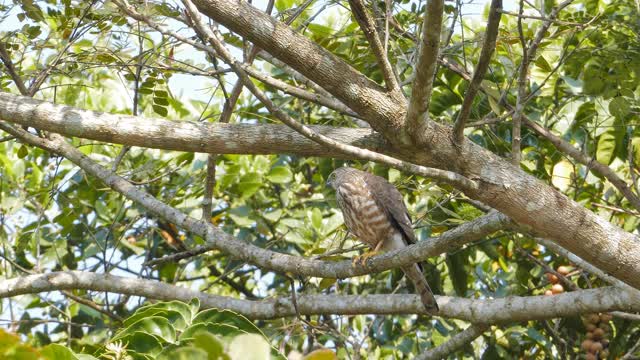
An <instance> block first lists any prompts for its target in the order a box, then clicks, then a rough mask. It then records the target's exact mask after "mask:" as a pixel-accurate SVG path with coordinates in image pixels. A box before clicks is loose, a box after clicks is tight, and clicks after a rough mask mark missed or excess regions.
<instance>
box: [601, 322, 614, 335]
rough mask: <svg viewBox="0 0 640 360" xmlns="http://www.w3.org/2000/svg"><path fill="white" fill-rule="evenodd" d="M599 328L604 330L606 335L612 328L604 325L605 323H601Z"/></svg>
mask: <svg viewBox="0 0 640 360" xmlns="http://www.w3.org/2000/svg"><path fill="white" fill-rule="evenodd" d="M598 327H599V328H600V329H602V330H603V331H604V333H605V334H606V333H608V332H609V330H611V326H609V325H608V324H607V323H603V322H601V323H600V324H599V325H598Z"/></svg>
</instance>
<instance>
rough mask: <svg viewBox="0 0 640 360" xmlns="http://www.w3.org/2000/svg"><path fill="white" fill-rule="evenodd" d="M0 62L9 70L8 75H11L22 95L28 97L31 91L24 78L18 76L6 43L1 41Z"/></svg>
mask: <svg viewBox="0 0 640 360" xmlns="http://www.w3.org/2000/svg"><path fill="white" fill-rule="evenodd" d="M0 60H2V63H3V64H4V67H5V68H6V69H7V73H8V74H9V76H11V79H12V80H13V82H14V83H15V84H16V86H17V87H18V90H19V91H20V93H21V94H22V95H27V94H28V93H29V90H27V87H26V86H25V84H24V81H22V78H21V77H20V75H18V72H17V71H16V68H15V66H14V65H13V62H12V61H11V56H9V52H8V51H7V48H6V46H5V43H3V42H1V41H0Z"/></svg>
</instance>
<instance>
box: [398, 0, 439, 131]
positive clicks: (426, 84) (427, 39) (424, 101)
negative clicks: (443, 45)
mask: <svg viewBox="0 0 640 360" xmlns="http://www.w3.org/2000/svg"><path fill="white" fill-rule="evenodd" d="M425 11H426V14H425V15H424V22H423V23H422V43H421V44H420V50H419V54H418V60H417V61H416V64H415V70H414V71H415V74H416V75H415V79H414V81H413V85H412V87H411V99H410V100H409V107H408V109H407V114H406V117H405V128H406V131H407V133H408V134H410V136H412V137H413V139H414V140H415V141H417V142H418V143H423V142H424V135H425V132H426V131H427V126H426V125H427V123H428V122H429V103H430V101H431V92H432V91H433V80H434V78H435V72H436V69H437V66H436V65H437V63H438V54H439V53H440V34H441V32H442V13H443V11H444V1H443V0H429V1H428V2H427V5H426V7H425Z"/></svg>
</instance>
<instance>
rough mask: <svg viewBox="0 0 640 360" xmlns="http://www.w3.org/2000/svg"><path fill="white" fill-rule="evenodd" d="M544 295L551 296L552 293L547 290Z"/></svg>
mask: <svg viewBox="0 0 640 360" xmlns="http://www.w3.org/2000/svg"><path fill="white" fill-rule="evenodd" d="M544 295H545V296H551V295H553V291H551V290H547V291H545V292H544Z"/></svg>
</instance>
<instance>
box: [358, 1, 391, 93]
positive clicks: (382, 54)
mask: <svg viewBox="0 0 640 360" xmlns="http://www.w3.org/2000/svg"><path fill="white" fill-rule="evenodd" d="M349 5H350V6H351V12H352V13H353V17H354V18H355V19H356V21H357V22H358V24H359V25H360V29H362V31H363V32H364V35H365V36H366V37H367V40H368V41H369V45H370V46H371V49H372V50H373V53H374V54H375V56H376V60H378V66H380V70H381V71H382V76H383V77H384V83H385V85H387V90H389V91H394V92H400V86H399V85H398V80H397V79H396V75H395V73H394V71H393V67H392V66H391V63H390V62H389V58H388V56H387V52H386V51H385V48H384V46H382V42H381V41H380V36H379V35H378V31H377V30H376V26H375V24H374V23H373V19H372V18H371V16H370V15H369V13H368V12H367V8H366V7H365V6H364V3H363V2H362V0H349Z"/></svg>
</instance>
